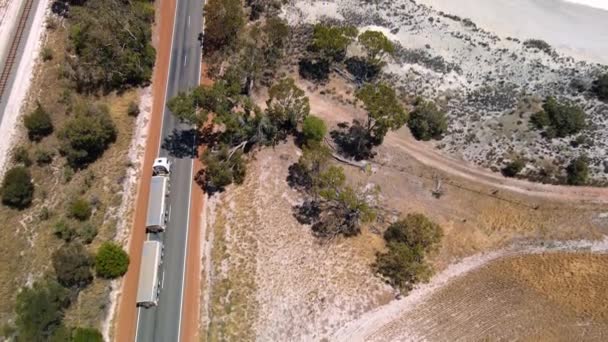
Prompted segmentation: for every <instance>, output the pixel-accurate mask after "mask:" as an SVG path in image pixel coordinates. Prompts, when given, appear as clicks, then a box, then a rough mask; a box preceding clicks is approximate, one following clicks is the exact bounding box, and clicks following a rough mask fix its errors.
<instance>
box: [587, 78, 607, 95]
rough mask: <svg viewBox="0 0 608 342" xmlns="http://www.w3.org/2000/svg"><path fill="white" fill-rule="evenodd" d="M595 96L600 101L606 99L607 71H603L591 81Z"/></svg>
mask: <svg viewBox="0 0 608 342" xmlns="http://www.w3.org/2000/svg"><path fill="white" fill-rule="evenodd" d="M591 90H592V91H593V93H595V96H597V98H598V99H600V100H602V101H608V73H605V74H603V75H601V76H600V77H598V78H597V80H595V81H594V82H593V87H592V88H591Z"/></svg>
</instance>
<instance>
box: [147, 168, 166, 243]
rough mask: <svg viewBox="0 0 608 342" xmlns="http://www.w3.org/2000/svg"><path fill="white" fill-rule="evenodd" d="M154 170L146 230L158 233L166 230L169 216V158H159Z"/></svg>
mask: <svg viewBox="0 0 608 342" xmlns="http://www.w3.org/2000/svg"><path fill="white" fill-rule="evenodd" d="M152 170H153V175H154V176H152V178H151V180H150V194H149V195H148V212H147V216H146V230H147V231H149V232H153V233H158V232H162V231H164V230H165V228H166V223H167V219H168V216H169V212H168V210H167V198H168V197H169V175H170V173H171V163H170V162H169V161H168V159H167V158H157V159H156V160H155V161H154V165H153V167H152Z"/></svg>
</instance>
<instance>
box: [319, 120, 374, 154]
mask: <svg viewBox="0 0 608 342" xmlns="http://www.w3.org/2000/svg"><path fill="white" fill-rule="evenodd" d="M330 135H331V137H332V139H333V141H334V142H335V143H336V145H337V149H338V153H339V154H341V155H343V156H345V157H348V158H353V159H355V160H357V161H359V160H364V159H372V158H373V157H374V156H375V155H376V152H374V151H373V147H374V145H375V142H374V139H373V137H371V136H370V135H369V133H368V132H367V130H366V129H365V127H363V126H362V125H361V123H360V122H359V121H357V120H353V123H352V125H350V124H349V123H347V122H341V123H339V124H338V129H336V130H333V131H331V132H330Z"/></svg>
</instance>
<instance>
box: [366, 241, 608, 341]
mask: <svg viewBox="0 0 608 342" xmlns="http://www.w3.org/2000/svg"><path fill="white" fill-rule="evenodd" d="M607 270H608V255H598V254H571V253H551V254H542V255H523V256H516V257H508V258H505V259H500V260H497V261H494V262H491V263H490V264H488V265H486V266H484V267H482V268H480V269H478V270H475V271H472V272H470V273H468V274H467V275H465V276H463V277H461V278H458V279H455V280H454V281H452V282H451V283H450V284H449V285H447V286H445V287H443V288H441V289H440V290H438V291H437V292H435V293H434V294H433V295H432V296H430V297H429V298H428V299H427V300H425V301H423V302H421V303H420V304H419V306H418V307H416V308H415V309H414V310H411V311H409V312H408V313H407V314H404V315H403V316H401V317H400V319H398V320H395V321H393V322H391V323H390V324H388V325H386V326H384V327H382V328H380V329H378V330H377V332H376V333H375V334H374V335H372V336H369V340H373V341H394V340H399V339H404V338H413V339H416V340H418V339H420V340H431V341H448V340H452V341H455V340H459V341H481V340H491V341H495V340H534V341H538V340H552V341H576V340H580V339H581V338H583V339H584V340H586V341H605V340H606V339H608V291H606V290H605V284H606V283H608V272H607Z"/></svg>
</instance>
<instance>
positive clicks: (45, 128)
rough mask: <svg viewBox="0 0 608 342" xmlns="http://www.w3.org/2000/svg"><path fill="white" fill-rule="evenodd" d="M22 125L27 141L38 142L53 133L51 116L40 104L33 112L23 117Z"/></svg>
mask: <svg viewBox="0 0 608 342" xmlns="http://www.w3.org/2000/svg"><path fill="white" fill-rule="evenodd" d="M23 124H24V125H25V128H26V129H27V135H28V137H29V139H30V140H32V141H40V140H41V139H42V138H44V137H46V136H47V135H49V134H51V133H53V122H52V120H51V116H50V115H49V113H48V112H47V111H46V110H44V108H43V107H42V106H41V105H40V104H38V106H37V107H36V109H35V110H34V111H33V112H31V113H30V114H28V115H26V116H24V117H23Z"/></svg>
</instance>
